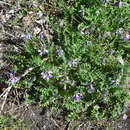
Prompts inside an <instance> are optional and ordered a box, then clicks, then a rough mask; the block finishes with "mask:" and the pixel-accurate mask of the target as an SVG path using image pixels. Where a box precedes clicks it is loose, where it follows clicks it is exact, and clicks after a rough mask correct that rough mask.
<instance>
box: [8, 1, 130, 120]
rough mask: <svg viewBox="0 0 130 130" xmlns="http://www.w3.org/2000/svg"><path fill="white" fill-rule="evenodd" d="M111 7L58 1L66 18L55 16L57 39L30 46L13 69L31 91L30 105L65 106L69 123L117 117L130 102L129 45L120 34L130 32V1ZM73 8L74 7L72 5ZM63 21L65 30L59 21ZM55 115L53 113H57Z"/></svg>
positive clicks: (35, 41)
mask: <svg viewBox="0 0 130 130" xmlns="http://www.w3.org/2000/svg"><path fill="white" fill-rule="evenodd" d="M112 2H113V1H110V4H108V5H107V6H105V5H103V3H102V2H99V1H98V2H97V1H96V0H91V2H89V1H88V2H86V1H85V0H75V1H71V0H70V1H64V0H62V1H55V3H53V6H51V7H52V8H55V9H57V12H58V11H59V10H60V11H61V14H60V15H57V16H56V15H55V14H54V16H53V15H52V16H51V17H49V26H50V27H51V28H52V29H53V32H54V38H53V40H52V41H51V40H50V41H49V40H48V39H47V38H46V39H43V40H38V39H37V38H36V37H35V38H32V39H30V40H28V41H26V42H25V45H24V47H23V51H22V52H21V53H19V54H17V55H15V56H14V57H13V58H15V65H14V64H13V65H12V66H11V69H12V70H11V69H10V70H11V71H13V72H15V73H16V74H17V75H18V76H21V75H23V74H24V72H26V71H27V70H29V69H30V68H33V69H32V70H31V71H28V73H26V75H24V76H22V78H21V79H20V81H18V82H17V86H19V87H25V89H27V91H28V95H29V97H28V99H29V100H28V101H30V100H35V101H36V102H37V103H38V104H39V105H42V106H49V107H50V108H52V111H51V112H54V111H56V109H58V108H62V109H63V110H66V111H67V112H66V113H67V120H69V121H71V120H75V119H78V118H86V117H87V118H93V119H97V120H102V119H107V120H108V119H112V118H115V117H117V116H118V112H120V111H122V109H123V107H124V103H125V101H126V98H127V88H126V87H124V85H123V84H124V81H125V77H126V76H127V73H128V68H129V49H128V48H129V44H128V41H125V40H124V39H121V35H124V34H118V33H117V31H118V30H119V29H120V28H123V29H124V30H125V31H128V18H129V15H128V10H127V9H126V7H127V3H125V4H124V6H122V7H118V6H114V5H113V3H112ZM66 5H68V6H66ZM60 20H62V21H63V26H61V25H60V24H57V23H56V21H60ZM51 112H50V113H51Z"/></svg>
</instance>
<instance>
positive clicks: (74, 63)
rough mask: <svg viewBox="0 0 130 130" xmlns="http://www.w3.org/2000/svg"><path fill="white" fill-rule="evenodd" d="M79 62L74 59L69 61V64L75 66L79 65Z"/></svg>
mask: <svg viewBox="0 0 130 130" xmlns="http://www.w3.org/2000/svg"><path fill="white" fill-rule="evenodd" d="M77 62H78V60H77V59H74V60H71V61H68V62H67V64H68V66H69V67H75V66H76V65H77Z"/></svg>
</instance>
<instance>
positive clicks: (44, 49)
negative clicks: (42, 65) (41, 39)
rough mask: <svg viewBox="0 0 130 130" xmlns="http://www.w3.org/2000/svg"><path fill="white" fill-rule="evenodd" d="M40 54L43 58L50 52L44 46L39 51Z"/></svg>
mask: <svg viewBox="0 0 130 130" xmlns="http://www.w3.org/2000/svg"><path fill="white" fill-rule="evenodd" d="M38 53H39V55H40V56H43V55H45V54H47V53H48V50H47V49H46V46H45V45H42V46H41V48H40V49H39V50H38Z"/></svg>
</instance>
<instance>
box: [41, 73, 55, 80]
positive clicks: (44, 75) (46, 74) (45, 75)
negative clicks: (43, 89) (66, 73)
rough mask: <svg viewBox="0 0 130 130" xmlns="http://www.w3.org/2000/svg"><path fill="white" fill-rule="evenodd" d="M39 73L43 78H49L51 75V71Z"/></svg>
mask: <svg viewBox="0 0 130 130" xmlns="http://www.w3.org/2000/svg"><path fill="white" fill-rule="evenodd" d="M41 75H42V78H43V79H44V80H49V79H50V78H52V77H53V75H52V71H45V72H42V73H41Z"/></svg>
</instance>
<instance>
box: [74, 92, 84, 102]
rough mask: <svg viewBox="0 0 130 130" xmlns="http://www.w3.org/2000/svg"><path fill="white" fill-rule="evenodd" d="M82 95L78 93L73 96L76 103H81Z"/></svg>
mask: <svg viewBox="0 0 130 130" xmlns="http://www.w3.org/2000/svg"><path fill="white" fill-rule="evenodd" d="M81 97H82V96H81V94H80V93H77V94H75V95H74V96H73V99H74V100H75V101H80V99H81Z"/></svg>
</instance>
